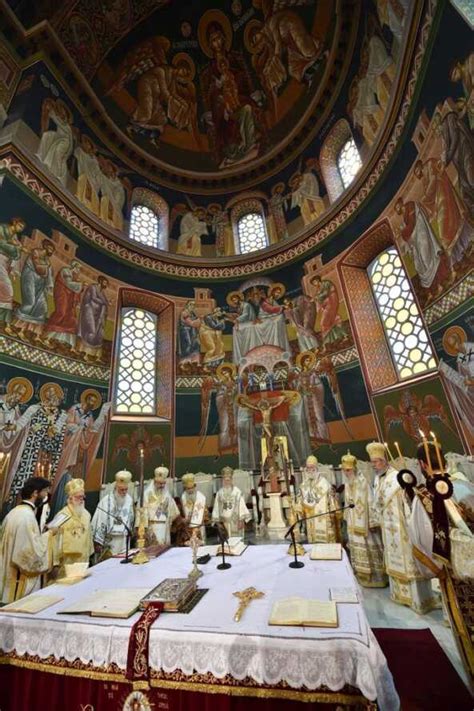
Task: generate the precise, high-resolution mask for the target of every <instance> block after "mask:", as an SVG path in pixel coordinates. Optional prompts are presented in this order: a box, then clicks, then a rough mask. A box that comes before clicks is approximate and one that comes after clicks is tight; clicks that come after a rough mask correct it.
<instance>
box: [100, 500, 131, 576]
mask: <svg viewBox="0 0 474 711" xmlns="http://www.w3.org/2000/svg"><path fill="white" fill-rule="evenodd" d="M97 508H98V509H99V511H102V513H105V514H107V516H110V517H111V518H113V519H115V520H116V521H117V522H118V523H121V524H122V525H123V527H124V528H125V530H126V532H127V535H126V536H125V558H124V559H123V560H121V561H120V562H121V563H122V564H123V563H131V562H132V561H131V560H130V558H129V557H128V556H129V552H130V539H131V537H132V531H131V530H130V528H129V526H128V524H126V523H125V521H124V520H123V518H121V517H120V516H117V515H116V514H113V513H112V512H111V511H106V510H105V509H103V508H102V507H101V506H97Z"/></svg>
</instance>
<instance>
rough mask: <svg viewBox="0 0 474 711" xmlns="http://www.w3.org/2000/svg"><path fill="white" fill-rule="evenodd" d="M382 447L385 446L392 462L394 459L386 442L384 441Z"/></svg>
mask: <svg viewBox="0 0 474 711" xmlns="http://www.w3.org/2000/svg"><path fill="white" fill-rule="evenodd" d="M384 447H385V449H386V450H387V452H388V456H389V457H390V459H391V460H392V462H393V461H394V459H393V456H392V453H391V451H390V447H389V446H388V442H384Z"/></svg>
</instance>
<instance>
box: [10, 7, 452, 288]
mask: <svg viewBox="0 0 474 711" xmlns="http://www.w3.org/2000/svg"><path fill="white" fill-rule="evenodd" d="M437 4H438V0H428V2H427V9H426V14H425V17H424V21H423V25H422V26H421V29H420V39H419V43H418V46H417V48H416V53H415V55H414V57H413V61H412V67H411V73H410V77H409V79H408V81H407V84H406V89H405V95H404V98H403V102H402V105H401V107H400V110H399V115H398V119H397V121H396V123H395V125H394V127H393V129H392V133H391V136H390V138H389V140H388V141H387V143H386V145H385V148H384V150H383V152H382V154H381V156H380V158H379V159H378V161H377V163H376V165H375V166H374V168H373V170H372V172H371V173H370V174H369V175H368V176H367V177H366V178H365V180H364V182H363V184H362V186H361V187H360V188H359V189H358V191H357V192H356V193H355V195H354V196H353V197H352V198H351V199H350V200H349V201H348V202H347V203H346V204H345V205H343V206H342V208H341V209H340V210H339V212H338V213H337V215H335V216H334V217H333V218H332V219H330V220H329V222H328V223H327V224H326V225H324V227H322V228H321V229H319V230H316V232H314V233H313V234H310V235H305V234H304V233H303V235H302V236H301V237H300V238H299V239H300V241H299V242H298V243H296V244H293V245H289V246H287V245H285V244H282V245H281V247H280V250H281V251H279V252H277V253H276V254H269V255H266V256H264V257H260V258H256V259H254V261H251V262H250V261H249V255H246V258H247V262H246V263H245V264H234V265H232V264H227V265H225V266H218V265H215V266H214V265H212V266H200V265H199V264H193V265H192V266H190V265H186V264H182V263H178V262H171V261H170V259H171V258H172V255H166V258H165V257H164V256H163V257H162V256H161V255H160V257H157V256H154V255H153V256H151V255H148V254H143V253H139V252H135V251H132V249H131V248H130V246H125V245H123V244H119V243H118V242H116V241H114V240H113V239H111V238H109V237H107V236H106V235H105V234H103V233H101V232H98V231H97V230H95V229H94V228H93V227H91V225H90V224H88V223H86V222H85V221H84V220H82V219H81V218H80V217H78V216H77V215H76V214H74V212H73V211H72V210H71V209H70V208H69V207H67V206H66V204H65V203H64V202H62V201H61V200H60V199H59V198H58V197H57V196H56V195H54V194H53V193H52V192H51V191H50V190H49V189H47V188H46V187H45V186H44V184H42V183H41V181H40V179H39V178H38V177H37V176H35V175H34V174H33V173H32V172H30V170H29V169H28V168H26V167H25V166H24V165H23V164H22V163H21V162H19V159H18V158H16V157H15V155H14V154H13V153H10V154H7V155H6V156H5V157H4V158H3V160H2V161H0V166H1V167H3V168H4V169H5V170H8V171H9V172H11V173H12V175H14V176H15V177H16V179H17V180H19V181H20V182H22V183H23V184H24V185H25V186H26V187H27V188H28V189H29V190H31V191H32V192H33V193H35V194H36V195H37V196H38V197H39V198H40V200H42V201H43V202H45V203H46V204H47V205H48V207H49V208H50V209H52V210H53V211H54V212H56V213H57V214H58V215H59V216H60V217H61V218H62V219H63V220H65V221H66V222H68V223H69V224H70V225H71V226H72V227H73V228H74V229H76V230H77V231H78V232H80V233H81V235H83V236H84V237H85V238H86V239H87V240H88V241H89V242H91V243H92V244H95V245H96V246H98V247H100V248H101V249H103V250H105V251H107V252H109V253H110V254H112V255H113V256H115V257H117V258H118V259H120V260H122V261H125V262H128V263H131V264H133V265H135V266H136V267H139V268H142V269H145V270H147V271H151V272H158V273H160V274H162V275H167V276H170V277H178V278H188V279H210V280H222V279H229V278H235V277H237V278H242V277H248V276H251V275H254V274H255V273H258V272H262V271H268V270H273V269H276V268H280V267H281V266H282V265H284V264H286V263H288V262H291V261H294V260H296V259H298V258H300V257H302V256H304V255H305V254H306V253H307V252H308V251H310V250H312V249H314V248H315V247H317V246H318V245H319V244H320V243H321V242H322V241H323V240H325V239H327V238H328V237H330V236H331V235H332V234H333V233H334V232H335V231H336V230H338V229H339V228H340V227H342V226H343V225H344V224H345V223H346V222H347V221H348V220H349V219H350V218H351V217H352V215H353V213H354V212H355V211H356V210H358V209H359V207H360V206H361V205H362V203H363V202H364V201H365V199H366V198H367V197H368V196H369V195H370V194H371V192H372V190H373V188H374V187H375V185H376V184H377V183H378V181H379V180H380V178H381V176H382V174H383V172H384V171H385V168H386V167H387V165H388V163H389V161H390V159H391V158H392V156H393V154H394V152H395V150H396V148H397V145H398V139H399V138H400V136H401V135H402V132H403V130H404V127H405V123H406V121H407V118H408V114H409V110H410V106H411V101H412V99H413V96H414V93H415V90H416V86H417V82H418V78H419V74H420V70H421V64H422V61H423V57H424V54H425V50H426V47H427V43H428V39H429V35H430V29H431V26H432V24H433V19H434V14H435V10H436V7H437ZM295 239H297V238H295ZM184 259H185V258H184Z"/></svg>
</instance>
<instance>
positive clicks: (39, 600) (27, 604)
mask: <svg viewBox="0 0 474 711" xmlns="http://www.w3.org/2000/svg"><path fill="white" fill-rule="evenodd" d="M61 600H64V598H62V597H58V596H57V595H34V594H33V595H27V596H26V597H24V598H22V599H21V600H17V601H16V602H11V603H10V604H9V605H5V607H1V608H0V613H1V612H25V613H28V614H29V615H34V614H35V613H36V612H42V611H43V610H46V608H48V607H51V606H52V605H56V603H57V602H61Z"/></svg>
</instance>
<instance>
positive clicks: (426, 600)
mask: <svg viewBox="0 0 474 711" xmlns="http://www.w3.org/2000/svg"><path fill="white" fill-rule="evenodd" d="M366 450H367V453H368V455H369V457H370V461H371V464H372V467H373V469H374V472H375V483H374V505H375V517H376V520H377V521H379V522H380V526H381V529H382V539H383V545H384V560H385V570H386V572H387V574H388V576H389V585H390V597H391V599H392V600H393V601H394V602H398V603H399V604H400V605H407V606H408V607H411V608H412V610H414V611H415V612H417V613H418V614H420V615H423V614H425V613H426V612H429V611H430V610H433V609H434V608H435V607H439V604H438V600H437V598H436V597H435V595H434V594H433V590H432V587H431V581H430V580H427V579H426V576H424V575H422V574H420V572H419V570H418V569H417V567H416V565H415V560H414V558H413V552H412V547H411V544H410V541H409V538H408V532H407V516H408V515H409V510H408V507H407V504H406V500H405V497H404V494H403V490H402V489H401V487H400V485H399V483H398V479H397V474H398V472H397V470H396V469H394V468H393V467H391V466H389V464H388V461H387V459H386V457H387V455H386V449H385V445H384V444H382V443H381V442H371V443H370V444H368V445H367V447H366Z"/></svg>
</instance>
